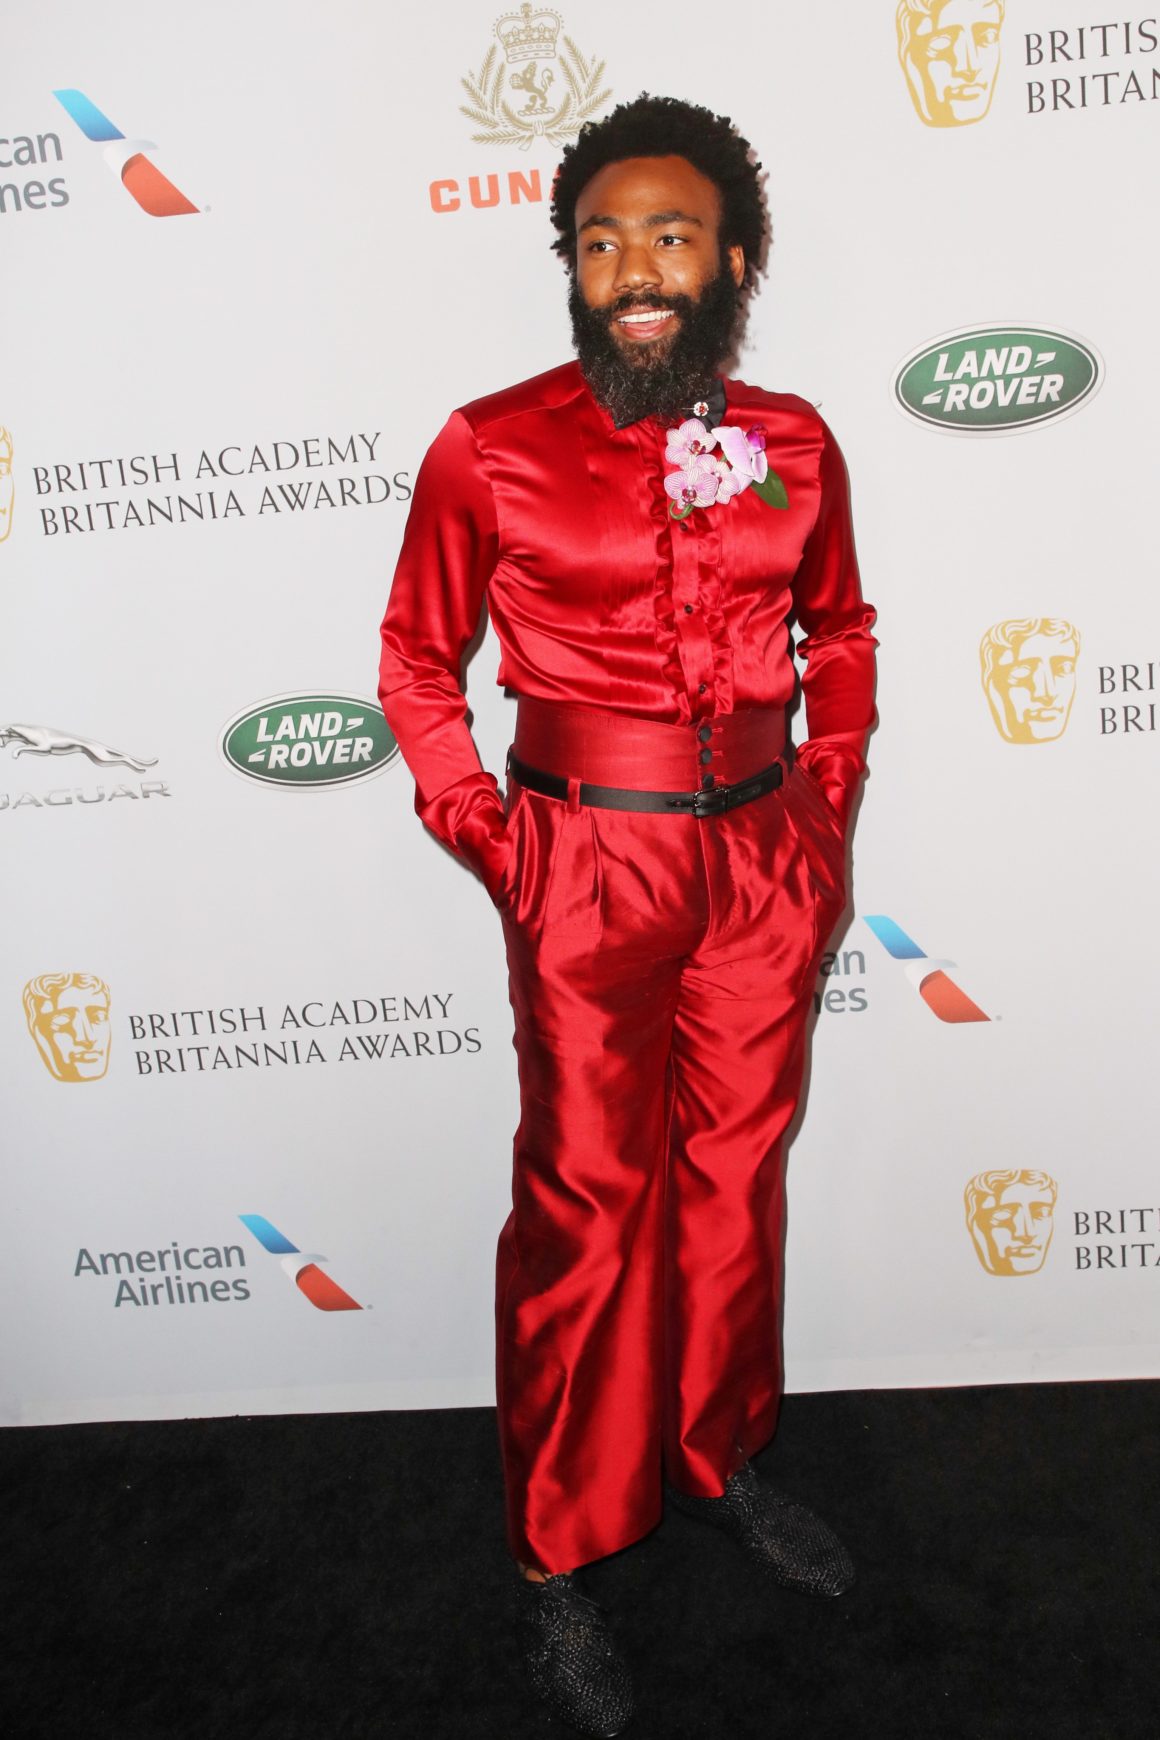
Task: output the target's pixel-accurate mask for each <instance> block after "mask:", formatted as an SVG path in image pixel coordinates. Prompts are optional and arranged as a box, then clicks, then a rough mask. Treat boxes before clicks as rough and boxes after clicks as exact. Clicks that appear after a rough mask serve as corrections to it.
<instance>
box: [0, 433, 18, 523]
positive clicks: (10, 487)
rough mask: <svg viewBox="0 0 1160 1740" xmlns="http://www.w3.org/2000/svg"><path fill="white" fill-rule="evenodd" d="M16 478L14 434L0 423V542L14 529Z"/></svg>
mask: <svg viewBox="0 0 1160 1740" xmlns="http://www.w3.org/2000/svg"><path fill="white" fill-rule="evenodd" d="M15 495H16V479H15V478H14V477H13V475H12V435H11V432H10V431H9V430H7V429H5V428H4V427H3V425H0V544H2V543H3V542H4V540H5V538H6V537H7V536H8V534H9V532H10V531H11V530H12V504H13V498H14V497H15Z"/></svg>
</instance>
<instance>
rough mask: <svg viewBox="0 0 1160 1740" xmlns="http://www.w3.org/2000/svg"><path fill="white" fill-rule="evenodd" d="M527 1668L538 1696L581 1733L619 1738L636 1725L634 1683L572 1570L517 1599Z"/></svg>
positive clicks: (523, 1581)
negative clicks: (615, 1735) (618, 1735)
mask: <svg viewBox="0 0 1160 1740" xmlns="http://www.w3.org/2000/svg"><path fill="white" fill-rule="evenodd" d="M516 1603H517V1614H518V1624H519V1636H520V1645H521V1648H522V1649H523V1654H524V1667H525V1668H526V1669H527V1674H528V1679H529V1680H530V1681H531V1684H532V1689H533V1691H534V1692H535V1693H536V1695H537V1697H540V1698H542V1699H543V1701H544V1703H545V1704H546V1705H547V1706H548V1708H549V1709H550V1710H551V1711H553V1713H554V1714H555V1715H557V1716H559V1717H561V1718H562V1719H563V1720H564V1721H565V1722H568V1723H569V1724H570V1725H571V1726H572V1727H573V1728H576V1729H578V1730H579V1732H580V1733H581V1734H594V1735H600V1736H611V1735H614V1734H620V1733H622V1732H623V1731H624V1729H625V1728H626V1727H627V1726H628V1724H629V1722H630V1721H631V1720H632V1713H633V1708H634V1704H633V1695H632V1681H631V1679H630V1678H629V1673H628V1668H627V1666H626V1664H625V1661H624V1658H623V1657H622V1656H621V1654H620V1652H619V1651H618V1650H617V1648H616V1645H615V1644H614V1643H613V1641H612V1638H611V1636H610V1635H609V1632H608V1627H607V1626H606V1625H605V1623H604V1615H603V1614H602V1613H601V1611H600V1609H599V1607H597V1605H596V1603H595V1601H589V1599H588V1597H587V1596H586V1595H582V1594H581V1593H580V1591H579V1589H578V1588H577V1587H576V1584H575V1582H574V1580H573V1577H572V1573H571V1572H570V1571H564V1572H561V1573H560V1574H559V1575H558V1576H555V1577H549V1578H548V1579H547V1581H546V1582H543V1583H535V1582H533V1581H531V1579H530V1578H527V1577H523V1576H520V1577H519V1589H518V1591H517V1595H516Z"/></svg>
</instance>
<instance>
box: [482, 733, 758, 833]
mask: <svg viewBox="0 0 1160 1740" xmlns="http://www.w3.org/2000/svg"><path fill="white" fill-rule="evenodd" d="M791 754H792V751H791V750H787V759H786V761H785V762H781V761H775V762H773V763H772V764H771V765H770V766H769V767H763V768H762V770H761V772H760V773H755V774H753V775H752V777H751V778H749V779H741V780H738V781H736V783H735V784H733V785H716V784H714V785H713V786H712V787H711V788H710V789H709V790H708V791H632V790H629V789H626V788H625V787H623V786H617V785H587V784H586V783H585V782H584V781H581V783H580V791H579V800H580V802H581V803H582V804H589V805H591V806H592V808H593V809H598V810H645V811H648V812H650V813H653V814H658V815H664V814H666V813H667V812H669V811H674V810H675V811H677V812H678V813H679V814H681V815H687V816H698V817H701V816H723V815H725V814H726V813H727V812H728V811H729V810H736V809H740V808H741V805H742V804H751V803H752V802H753V801H754V799H755V798H760V797H764V796H765V795H766V793H767V792H771V791H776V790H777V788H778V786H779V785H780V784H781V782H782V780H783V779H784V778H785V773H786V767H787V766H788V764H789V763H788V757H789V755H791ZM507 765H508V772H509V773H510V774H511V775H512V777H513V779H517V780H518V781H519V783H520V784H521V785H522V786H523V787H524V788H525V790H527V791H535V792H539V793H540V795H541V796H542V797H552V798H564V799H566V798H567V796H568V781H567V780H566V779H564V778H563V777H562V776H561V775H560V774H558V773H545V772H544V771H543V769H542V768H539V767H529V766H528V764H527V762H526V761H521V760H520V759H519V757H518V756H517V755H514V754H512V753H511V752H510V751H509V752H508V760H507Z"/></svg>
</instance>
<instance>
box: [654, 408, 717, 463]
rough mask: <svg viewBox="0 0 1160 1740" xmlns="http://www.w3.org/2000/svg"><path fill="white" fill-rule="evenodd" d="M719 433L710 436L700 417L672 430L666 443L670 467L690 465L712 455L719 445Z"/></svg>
mask: <svg viewBox="0 0 1160 1740" xmlns="http://www.w3.org/2000/svg"><path fill="white" fill-rule="evenodd" d="M718 433H719V431H718V430H714V431H713V432H712V434H710V432H709V430H708V429H706V427H705V425H704V423H702V422H701V419H700V418H699V417H689V418H688V419H687V420H686V421H685V422H684V423H682V424H681V426H680V428H679V429H670V430H669V431H668V438H667V441H666V443H665V459H666V461H667V463H668V464H669V465H689V464H691V463H692V461H693V460H695V459H700V458H701V457H702V455H704V454H706V453H711V452H712V451H713V449H714V447H716V445H717V435H718Z"/></svg>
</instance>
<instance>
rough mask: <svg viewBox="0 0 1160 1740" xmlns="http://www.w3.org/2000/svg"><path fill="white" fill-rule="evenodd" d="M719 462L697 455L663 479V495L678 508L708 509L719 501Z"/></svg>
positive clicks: (720, 483) (720, 484)
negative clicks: (669, 498) (668, 497)
mask: <svg viewBox="0 0 1160 1740" xmlns="http://www.w3.org/2000/svg"><path fill="white" fill-rule="evenodd" d="M721 486H722V478H721V462H720V460H714V459H710V458H708V457H707V455H705V454H697V455H694V456H693V457H691V458H690V459H689V460H688V461H686V463H685V464H684V465H683V466H682V468H681V470H680V471H670V472H669V474H668V476H667V477H666V478H665V493H666V495H668V496H670V497H671V498H672V500H673V502H674V503H675V504H676V506H677V507H679V508H685V509H689V508H695V507H709V506H710V505H711V504H712V503H713V502H715V501H717V500H718V499H719V491H720V489H721Z"/></svg>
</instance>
